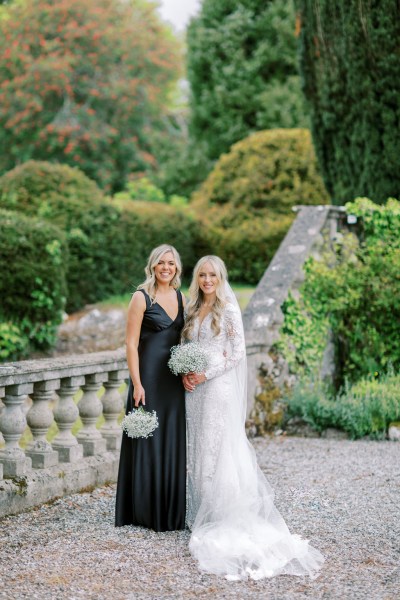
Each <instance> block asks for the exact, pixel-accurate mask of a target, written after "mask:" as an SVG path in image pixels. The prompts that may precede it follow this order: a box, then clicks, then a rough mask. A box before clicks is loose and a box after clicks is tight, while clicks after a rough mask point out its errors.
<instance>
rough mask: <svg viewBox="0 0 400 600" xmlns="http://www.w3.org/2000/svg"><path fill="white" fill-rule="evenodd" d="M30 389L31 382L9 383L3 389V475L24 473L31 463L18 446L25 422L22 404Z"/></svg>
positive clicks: (0, 453)
mask: <svg viewBox="0 0 400 600" xmlns="http://www.w3.org/2000/svg"><path fill="white" fill-rule="evenodd" d="M32 389H33V384H32V383H19V384H15V385H9V386H6V389H5V396H4V398H3V404H4V408H3V410H2V412H1V415H0V430H1V432H2V434H3V437H4V441H5V447H4V448H2V449H1V450H0V463H2V465H3V475H4V476H5V477H15V476H17V477H19V476H21V475H25V474H26V473H27V472H28V471H29V470H30V468H31V465H32V462H31V459H30V458H29V457H27V456H25V453H24V451H23V450H22V448H20V446H19V440H20V438H21V435H22V434H23V432H24V431H25V428H26V424H27V423H26V416H25V413H24V411H23V410H22V404H23V402H24V400H25V397H26V396H27V394H30V393H31V392H32Z"/></svg>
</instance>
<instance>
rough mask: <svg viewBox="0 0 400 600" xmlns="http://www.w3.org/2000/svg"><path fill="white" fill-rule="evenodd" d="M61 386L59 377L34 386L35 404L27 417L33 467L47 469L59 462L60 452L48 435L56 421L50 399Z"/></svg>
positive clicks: (32, 396) (28, 447)
mask: <svg viewBox="0 0 400 600" xmlns="http://www.w3.org/2000/svg"><path fill="white" fill-rule="evenodd" d="M59 387H60V381H59V379H50V380H48V381H40V382H38V383H35V384H34V386H33V394H31V398H32V402H33V404H32V406H31V408H30V409H29V411H28V414H27V417H26V420H27V421H28V425H29V427H30V429H31V432H32V435H33V441H32V442H30V443H29V444H28V446H27V448H26V455H27V456H29V457H30V458H31V459H32V467H34V468H35V469H47V467H53V466H54V465H56V464H57V463H58V454H57V452H56V451H55V450H53V448H52V447H51V444H50V442H48V441H47V439H46V435H47V432H48V431H49V428H50V426H51V425H52V423H53V421H54V418H53V411H52V410H51V408H50V401H51V400H52V399H53V398H54V391H55V390H56V389H58V388H59Z"/></svg>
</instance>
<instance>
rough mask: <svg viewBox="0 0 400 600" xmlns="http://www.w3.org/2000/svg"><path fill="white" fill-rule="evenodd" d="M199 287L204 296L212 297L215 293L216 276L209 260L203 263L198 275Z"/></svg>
mask: <svg viewBox="0 0 400 600" xmlns="http://www.w3.org/2000/svg"><path fill="white" fill-rule="evenodd" d="M198 283H199V288H200V289H201V291H202V292H203V294H204V296H205V298H212V297H213V296H215V295H216V291H217V286H218V276H217V274H216V272H215V269H214V267H213V266H212V264H211V263H210V262H206V263H204V265H203V266H202V267H201V269H200V271H199V275H198Z"/></svg>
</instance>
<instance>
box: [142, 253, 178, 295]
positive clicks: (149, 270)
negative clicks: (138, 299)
mask: <svg viewBox="0 0 400 600" xmlns="http://www.w3.org/2000/svg"><path fill="white" fill-rule="evenodd" d="M166 252H171V253H172V255H173V257H174V261H175V266H176V273H175V275H174V278H173V279H172V281H171V283H170V286H172V287H173V288H174V289H175V290H177V289H178V288H179V287H180V285H181V275H182V263H181V257H180V256H179V253H178V251H177V250H176V248H174V246H170V245H169V244H162V245H161V246H157V248H154V250H152V251H151V252H150V256H149V259H148V261H147V265H146V267H145V269H144V272H145V274H146V279H145V281H143V283H141V284H140V285H138V287H137V289H138V290H144V291H145V292H146V293H147V294H148V295H149V296H150V298H151V300H152V302H154V300H155V297H156V292H157V279H156V275H155V267H156V266H157V265H158V263H159V261H160V259H161V257H162V256H164V254H166Z"/></svg>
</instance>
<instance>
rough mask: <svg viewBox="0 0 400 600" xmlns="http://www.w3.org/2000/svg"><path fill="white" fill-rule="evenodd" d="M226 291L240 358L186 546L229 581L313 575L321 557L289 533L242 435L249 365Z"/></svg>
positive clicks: (233, 299) (232, 372)
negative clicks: (218, 444)
mask: <svg viewBox="0 0 400 600" xmlns="http://www.w3.org/2000/svg"><path fill="white" fill-rule="evenodd" d="M226 294H227V299H228V301H229V302H230V303H231V304H233V305H234V306H235V307H236V309H237V311H239V318H238V323H239V324H240V326H241V331H237V332H235V335H239V336H241V337H242V340H243V357H242V358H241V360H240V362H239V364H237V365H236V366H235V367H234V368H233V369H231V370H230V371H228V373H229V383H228V385H229V387H230V398H231V400H230V408H229V411H227V412H226V414H225V415H224V419H225V423H224V434H223V443H222V445H221V447H220V449H219V455H218V460H217V462H216V471H215V474H214V476H213V477H212V479H211V481H209V482H208V485H207V486H206V487H205V488H204V489H205V491H204V493H203V496H202V499H201V504H200V507H199V510H198V513H197V516H196V518H195V521H194V523H193V526H192V535H191V538H190V543H189V547H190V551H191V553H192V555H193V556H194V557H195V558H196V559H197V560H198V563H199V567H200V568H201V569H202V570H204V571H207V572H209V573H214V574H216V575H224V576H225V577H226V578H227V579H230V580H240V579H245V578H248V577H251V578H253V579H261V578H264V577H273V576H275V575H279V574H290V575H310V576H311V577H315V576H316V574H317V571H318V569H319V568H320V566H321V564H322V562H323V560H324V559H323V556H322V554H321V553H320V552H319V551H318V550H316V549H314V548H313V547H311V546H310V545H309V543H308V541H307V540H303V539H302V538H301V537H299V536H298V535H292V534H291V533H290V532H289V529H288V527H287V526H286V524H285V522H284V520H283V518H282V517H281V515H280V514H279V512H278V510H277V509H276V508H275V506H274V494H273V491H272V488H271V486H270V485H269V483H268V482H267V480H266V478H265V476H264V475H263V473H262V472H261V470H260V469H259V467H258V464H257V459H256V454H255V451H254V449H253V447H252V446H251V444H250V443H249V441H248V440H247V437H246V433H245V428H244V425H245V418H246V403H247V395H246V382H247V367H246V353H245V345H244V332H243V323H242V320H241V317H240V308H239V305H238V303H237V300H236V297H235V295H234V293H233V291H232V289H231V288H230V286H229V284H227V285H226ZM228 373H226V374H225V377H226V376H227V375H228ZM216 402H218V398H216Z"/></svg>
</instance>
